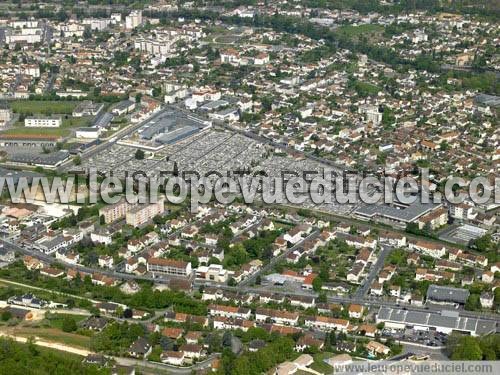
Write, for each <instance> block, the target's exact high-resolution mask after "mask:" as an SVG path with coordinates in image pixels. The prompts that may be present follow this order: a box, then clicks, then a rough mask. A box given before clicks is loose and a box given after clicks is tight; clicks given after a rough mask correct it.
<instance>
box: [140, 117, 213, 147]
mask: <svg viewBox="0 0 500 375" xmlns="http://www.w3.org/2000/svg"><path fill="white" fill-rule="evenodd" d="M210 127H211V122H210V121H206V120H203V119H201V118H198V117H195V116H192V115H190V114H186V113H183V112H181V111H178V110H171V109H169V110H165V111H163V112H161V113H160V114H159V115H158V116H154V117H152V118H151V120H150V121H148V122H147V123H146V124H145V125H144V126H143V127H142V128H141V129H140V130H139V136H140V138H141V139H143V140H146V141H153V142H154V143H159V144H163V145H165V144H173V143H176V142H178V141H180V140H182V139H184V138H187V137H189V136H191V135H193V134H196V133H198V132H200V131H202V130H205V129H208V128H210Z"/></svg>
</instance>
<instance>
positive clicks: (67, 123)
mask: <svg viewBox="0 0 500 375" xmlns="http://www.w3.org/2000/svg"><path fill="white" fill-rule="evenodd" d="M90 122H91V117H71V116H69V117H68V118H64V117H63V121H62V125H61V127H60V128H26V127H25V126H24V123H22V122H16V123H15V124H14V127H13V128H12V129H7V130H5V131H2V132H1V133H0V134H8V135H47V136H58V137H65V136H68V135H69V134H70V130H69V129H70V128H81V127H85V126H89V125H90Z"/></svg>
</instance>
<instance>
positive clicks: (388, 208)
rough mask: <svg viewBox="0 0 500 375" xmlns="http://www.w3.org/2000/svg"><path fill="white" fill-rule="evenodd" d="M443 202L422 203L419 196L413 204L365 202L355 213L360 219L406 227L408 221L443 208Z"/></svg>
mask: <svg viewBox="0 0 500 375" xmlns="http://www.w3.org/2000/svg"><path fill="white" fill-rule="evenodd" d="M442 206H443V205H442V204H441V203H438V204H436V203H431V202H429V203H422V202H420V199H419V198H417V199H416V200H415V202H413V203H411V204H403V203H399V202H394V203H392V204H365V205H362V206H360V207H359V208H358V209H356V211H354V213H355V214H356V216H357V217H358V218H359V219H362V220H373V221H379V222H382V223H385V224H389V225H396V226H398V227H402V228H404V227H406V225H407V224H408V223H413V222H415V221H417V220H418V219H419V218H420V217H422V216H424V215H426V214H428V213H430V212H433V211H434V210H437V209H439V208H441V207H442Z"/></svg>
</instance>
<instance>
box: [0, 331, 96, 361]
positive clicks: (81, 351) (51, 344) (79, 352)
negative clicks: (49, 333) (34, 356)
mask: <svg viewBox="0 0 500 375" xmlns="http://www.w3.org/2000/svg"><path fill="white" fill-rule="evenodd" d="M0 337H8V338H11V339H13V340H14V341H17V342H21V343H26V342H28V338H26V337H20V336H15V335H9V334H7V333H4V332H0ZM34 343H35V344H36V345H39V346H43V347H46V348H51V349H56V350H61V351H63V352H69V353H73V354H77V355H80V356H84V357H85V356H87V355H88V354H90V353H92V352H91V351H90V350H85V349H79V348H74V347H72V346H68V345H62V344H58V343H54V342H49V341H44V340H40V339H38V338H37V337H35V341H34Z"/></svg>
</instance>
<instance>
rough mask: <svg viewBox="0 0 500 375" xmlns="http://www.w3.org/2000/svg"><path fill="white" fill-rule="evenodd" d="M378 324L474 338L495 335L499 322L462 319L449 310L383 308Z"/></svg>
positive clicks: (377, 318) (377, 317)
mask: <svg viewBox="0 0 500 375" xmlns="http://www.w3.org/2000/svg"><path fill="white" fill-rule="evenodd" d="M376 322H377V324H378V323H384V324H385V327H386V328H392V329H404V328H413V329H415V330H424V331H428V330H430V329H433V330H436V331H437V332H441V333H445V334H450V333H452V332H454V331H456V332H462V333H468V334H471V335H472V336H478V335H486V334H489V333H494V332H496V329H497V322H495V321H493V320H486V319H477V318H468V317H461V316H460V314H459V313H458V311H447V310H443V311H441V313H437V312H421V311H409V310H400V309H392V308H388V307H381V308H380V309H379V311H378V313H377V315H376Z"/></svg>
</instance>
